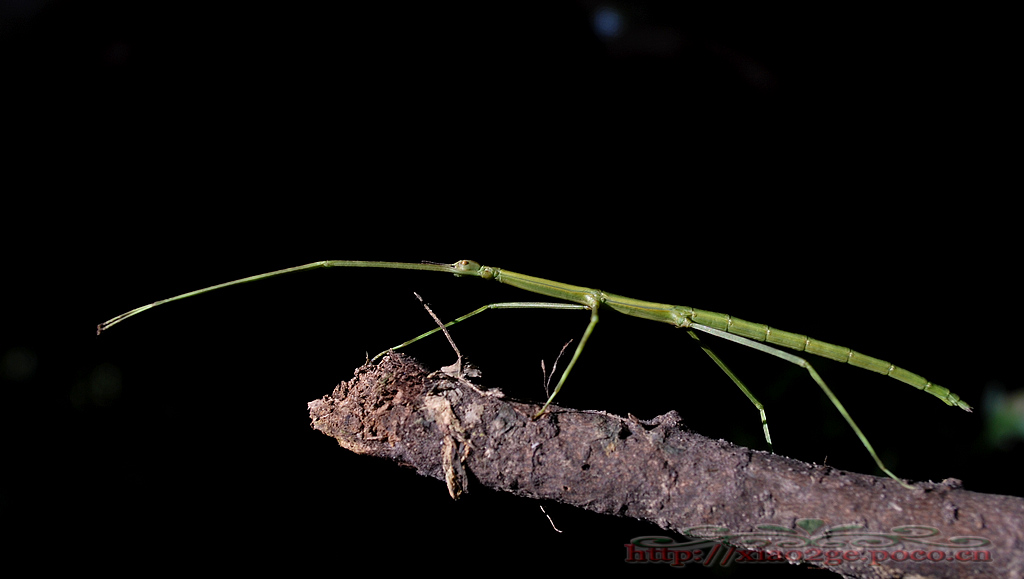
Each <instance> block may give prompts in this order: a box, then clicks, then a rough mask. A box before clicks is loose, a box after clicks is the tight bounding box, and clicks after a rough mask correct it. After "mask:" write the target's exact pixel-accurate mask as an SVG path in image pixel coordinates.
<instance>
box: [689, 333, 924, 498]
mask: <svg viewBox="0 0 1024 579" xmlns="http://www.w3.org/2000/svg"><path fill="white" fill-rule="evenodd" d="M689 327H690V329H693V330H697V331H699V332H704V333H707V334H711V335H712V336H717V337H719V338H722V339H723V340H729V341H730V342H735V343H737V344H741V345H743V346H747V347H750V348H754V349H755V350H760V351H762V352H764V353H766V354H771V355H772V356H775V357H776V358H781V359H783V360H785V361H787V362H790V363H793V364H796V365H797V366H800V367H801V368H803V369H805V370H807V373H808V374H810V375H811V378H812V379H813V380H814V381H815V382H817V384H818V386H820V387H821V390H822V392H824V393H825V396H827V397H828V399H829V400H830V401H831V402H832V405H833V406H835V408H836V410H838V411H839V414H841V415H842V416H843V418H844V419H845V420H846V423H847V424H849V425H850V428H852V429H853V432H854V433H856V434H857V438H858V439H860V442H861V444H863V445H864V448H866V449H867V451H868V454H870V455H871V458H873V459H874V460H875V464H876V465H878V468H880V469H881V470H882V472H884V473H885V474H887V475H889V477H890V478H892V479H893V480H895V481H896V482H898V483H900V484H901V485H903V486H904V487H906V488H908V489H911V490H914V487H913V486H911V485H909V484H907V483H905V482H903V480H901V479H900V478H897V476H896V475H894V474H893V473H892V471H890V470H889V469H888V468H886V467H885V465H884V464H882V459H880V458H878V454H876V453H875V449H874V448H873V447H872V446H871V443H870V442H868V438H867V437H866V436H864V433H863V432H861V430H860V427H858V426H857V423H856V422H854V421H853V418H851V417H850V414H849V413H848V412H847V411H846V408H844V407H843V403H842V402H840V401H839V398H836V395H835V394H833V393H832V390H831V389H830V388H829V387H828V385H826V384H825V381H824V380H822V379H821V376H819V375H818V372H817V371H816V370H815V369H814V367H813V366H811V364H810V362H808V361H807V360H804V359H803V358H801V357H799V356H794V355H793V354H790V353H789V352H783V351H782V350H777V349H775V348H773V347H771V346H767V345H765V344H762V343H761V342H756V341H754V340H751V339H749V338H744V337H742V336H737V335H735V334H730V333H728V332H724V331H722V330H717V329H715V328H710V327H708V326H702V325H700V324H691V325H690V326H689ZM694 337H696V336H694ZM705 351H706V350H705ZM716 361H717V360H716ZM719 365H720V366H721V363H719ZM723 369H724V368H723ZM727 372H728V371H727ZM730 376H731V375H730ZM734 380H735V378H734ZM737 384H739V382H737ZM740 388H741V389H743V390H744V392H746V389H745V388H743V387H742V385H741V386H740ZM748 396H750V395H749V394H748ZM751 400H754V398H753V397H752V396H751ZM762 416H763V414H762ZM765 428H766V430H765V432H766V433H767V426H766V427H765Z"/></svg>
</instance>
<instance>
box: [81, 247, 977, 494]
mask: <svg viewBox="0 0 1024 579" xmlns="http://www.w3.org/2000/svg"><path fill="white" fill-rule="evenodd" d="M324 267H367V268H385V269H413V270H421V271H437V272H445V273H453V274H455V275H457V276H476V277H480V278H483V279H485V280H494V281H497V282H499V283H503V284H506V285H510V286H513V287H516V288H519V289H522V290H525V291H528V292H532V293H535V294H539V295H543V296H546V297H549V298H555V299H560V300H565V301H566V302H571V303H549V302H503V303H494V304H488V305H486V306H483V307H480V308H477V309H476V310H474V311H472V312H470V313H468V314H466V315H464V316H462V317H460V318H457V319H455V320H453V321H451V322H449V323H448V324H445V326H444V327H448V326H451V325H454V324H457V323H459V322H462V321H464V320H466V319H468V318H471V317H473V316H475V315H477V314H480V313H482V312H485V311H487V310H491V309H526V308H543V309H563V310H565V309H571V310H589V311H590V323H589V324H588V325H587V328H586V330H584V332H583V337H582V339H580V341H579V343H578V344H577V346H576V350H575V351H574V352H573V355H572V358H571V359H570V361H569V364H568V366H567V367H566V369H565V371H564V372H563V373H562V375H561V377H560V378H559V380H558V383H557V385H556V386H555V389H554V390H553V391H552V392H551V395H550V396H549V397H548V399H547V401H546V402H545V403H544V406H543V407H542V408H541V410H540V412H538V413H537V415H536V417H535V418H539V417H540V416H541V415H543V414H544V412H545V411H546V410H547V408H548V406H549V405H550V404H551V402H552V401H553V400H554V399H555V396H557V395H558V392H559V391H560V390H561V389H562V386H563V385H564V384H565V381H566V379H567V378H568V376H569V373H570V372H571V371H572V369H573V366H575V364H576V361H577V360H578V359H579V357H580V354H581V353H582V352H583V349H584V347H585V346H586V344H587V340H588V339H589V338H590V335H591V333H593V331H594V327H595V326H596V325H597V322H598V313H599V312H600V311H601V310H602V309H603V308H607V309H611V310H614V311H617V312H620V313H623V314H626V315H629V316H634V317H638V318H644V319H647V320H653V321H656V322H663V323H668V324H672V325H673V326H676V327H678V328H684V329H686V330H687V333H688V334H689V335H690V337H692V338H693V339H695V340H697V341H698V342H699V344H700V346H701V348H702V349H703V350H704V352H705V353H706V354H707V355H708V356H710V357H711V359H712V360H713V361H714V362H715V363H716V364H717V365H718V366H719V368H721V369H722V370H723V371H724V372H725V373H726V375H728V376H729V378H730V379H732V381H733V382H734V383H735V384H736V386H738V387H739V389H740V390H741V391H742V392H743V394H744V395H746V396H747V398H748V399H749V400H750V401H751V403H752V404H753V405H754V407H755V408H757V410H758V412H759V413H760V417H761V425H762V428H763V429H764V436H765V440H766V441H767V442H768V444H769V446H771V435H770V433H769V432H768V419H767V417H766V416H765V411H764V405H762V404H761V402H760V401H758V400H757V398H756V397H755V396H754V395H753V393H751V392H750V390H749V389H747V387H746V386H745V385H744V384H743V383H742V382H741V381H740V380H739V378H737V377H736V375H735V374H734V373H733V372H732V371H731V370H730V369H729V368H728V367H727V366H726V365H725V364H724V363H723V362H722V361H721V359H719V358H718V356H717V355H715V353H714V352H713V351H711V349H710V348H708V347H707V345H706V344H705V343H704V342H703V341H701V340H700V338H699V337H698V335H697V333H696V332H701V333H704V334H708V335H712V336H716V337H719V338H722V339H725V340H729V341H731V342H735V343H738V344H742V345H744V346H747V347H749V348H753V349H755V350H760V351H762V352H764V353H766V354H770V355H772V356H775V357H777V358H781V359H783V360H786V361H787V362H791V363H793V364H796V365H797V366H800V367H801V368H804V369H806V370H807V372H808V374H809V375H810V376H811V378H812V379H813V380H814V381H815V382H816V383H817V384H818V386H819V387H820V388H821V389H822V391H823V392H824V393H825V395H826V396H827V397H828V399H829V400H830V401H831V402H832V404H833V405H834V406H835V408H836V409H837V410H838V411H839V413H840V414H841V415H842V416H843V418H844V419H845V420H846V422H847V423H848V424H849V425H850V427H851V428H852V429H853V431H854V432H855V433H856V435H857V437H858V438H859V439H860V441H861V444H863V445H864V448H866V449H867V451H868V453H869V454H870V455H871V457H872V458H873V459H874V461H875V463H876V464H877V465H878V468H880V469H881V470H882V472H884V473H885V474H887V475H888V476H890V477H892V478H893V479H894V480H896V481H898V482H899V483H900V484H902V485H903V486H905V487H907V488H913V487H911V486H910V485H908V484H906V483H905V482H903V481H902V480H900V479H899V478H897V477H896V475H894V474H893V473H892V472H891V471H890V470H889V469H888V468H886V467H885V465H884V464H882V461H881V459H879V458H878V454H877V453H875V450H874V448H872V446H871V443H870V442H868V439H867V437H866V436H865V435H864V433H863V432H861V430H860V428H859V427H858V426H857V424H856V423H855V422H854V421H853V418H851V417H850V415H849V413H848V412H847V411H846V409H845V408H844V407H843V405H842V403H841V402H840V401H839V399H838V398H836V396H835V394H833V393H832V390H831V389H829V387H828V386H827V385H826V384H825V381H824V380H822V379H821V376H819V375H818V373H817V371H815V369H814V368H813V367H812V366H811V364H810V363H809V362H807V360H805V359H803V358H800V357H799V356H796V355H794V354H791V353H789V352H786V351H783V350H780V349H778V348H776V347H775V346H779V347H782V348H787V349H789V350H796V351H798V352H807V353H809V354H814V355H816V356H821V357H822V358H827V359H829V360H835V361H837V362H845V363H848V364H850V365H852V366H855V367H858V368H863V369H865V370H871V371H872V372H877V373H879V374H885V375H887V376H891V377H892V378H895V379H897V380H899V381H901V382H904V383H906V384H909V385H911V386H913V387H914V388H917V389H918V390H923V391H925V392H927V393H929V394H931V395H932V396H935V397H936V398H938V399H940V400H942V401H943V402H945V403H946V404H948V405H950V406H958V407H960V408H962V409H964V410H967V411H968V412H970V411H971V407H970V406H969V405H968V404H967V403H966V402H964V401H963V400H961V399H960V397H959V396H957V395H956V394H954V393H953V392H950V391H949V389H947V388H944V387H942V386H938V385H936V384H933V383H931V382H930V381H928V380H926V379H925V378H924V377H922V376H919V375H917V374H914V373H913V372H909V371H907V370H904V369H902V368H899V367H897V366H895V365H893V364H890V363H889V362H886V361H884V360H881V359H878V358H874V357H871V356H866V355H864V354H861V353H860V352H856V351H854V350H851V349H850V348H846V347H843V346H837V345H835V344H830V343H828V342H822V341H820V340H815V339H813V338H810V337H808V336H805V335H803V334H795V333H793V332H786V331H783V330H778V329H775V328H772V327H769V326H767V325H765V324H758V323H754V322H748V321H746V320H741V319H739V318H734V317H732V316H729V315H727V314H721V313H717V312H709V311H706V310H698V309H696V308H691V307H685V306H676V305H670V304H660V303H655V302H648V301H643V300H637V299H633V298H628V297H625V296H620V295H616V294H612V293H608V292H604V291H601V290H595V289H590V288H585V287H581V286H575V285H570V284H565V283H561V282H557V281H552V280H548V279H543V278H539V277H533V276H529V275H524V274H521V273H516V272H513V271H509V270H504V269H499V268H496V267H488V266H482V265H480V264H479V263H477V262H475V261H470V260H462V261H457V262H455V263H453V264H451V265H446V264H436V263H400V262H390V261H337V260H333V261H318V262H315V263H310V264H306V265H301V266H297V267H291V268H287V269H282V270H277V271H272V272H269V273H264V274H260V275H255V276H251V277H247V278H243V279H239V280H235V281H231V282H227V283H222V284H218V285H214V286H210V287H207V288H204V289H200V290H196V291H192V292H188V293H184V294H181V295H178V296H175V297H172V298H168V299H165V300H160V301H157V302H153V303H151V304H147V305H145V306H141V307H138V308H135V309H134V310H131V311H129V312H125V313H123V314H121V315H119V316H117V317H115V318H112V319H110V320H108V321H106V322H104V323H102V324H100V325H99V326H98V327H97V333H100V332H102V331H103V330H106V329H109V328H110V327H111V326H113V325H115V324H117V323H119V322H122V321H124V320H125V319H127V318H130V317H132V316H134V315H136V314H138V313H141V312H144V311H146V310H148V309H150V308H153V307H156V306H158V305H161V304H165V303H168V302H172V301H176V300H180V299H184V298H187V297H192V296H195V295H199V294H203V293H206V292H210V291H213V290H216V289H221V288H224V287H228V286H232V285H237V284H241V283H247V282H252V281H258V280H261V279H266V278H269V277H274V276H278V275H283V274H286V273H294V272H299V271H306V270H311V269H319V268H324ZM441 329H442V328H440V327H438V328H435V329H433V330H431V331H429V332H426V333H424V334H421V335H419V336H416V337H415V338H413V339H411V340H409V341H406V342H404V343H402V344H399V345H398V346H395V347H394V348H390V349H389V350H397V349H399V348H401V347H404V346H408V345H409V344H412V343H414V342H417V341H419V340H421V339H423V338H425V337H427V336H430V335H432V334H434V333H436V332H439V331H441ZM389 350H385V351H384V352H381V353H380V354H378V355H377V356H375V357H374V358H373V359H374V360H376V359H378V358H380V357H381V356H383V355H384V354H385V353H387V351H389Z"/></svg>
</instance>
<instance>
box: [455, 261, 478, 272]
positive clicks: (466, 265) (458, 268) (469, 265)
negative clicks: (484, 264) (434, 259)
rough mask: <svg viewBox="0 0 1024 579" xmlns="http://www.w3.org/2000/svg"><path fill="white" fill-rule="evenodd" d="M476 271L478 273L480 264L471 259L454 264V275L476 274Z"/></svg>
mask: <svg viewBox="0 0 1024 579" xmlns="http://www.w3.org/2000/svg"><path fill="white" fill-rule="evenodd" d="M478 271H480V264H479V263H477V262H475V261H473V260H471V259H463V260H462V261H457V262H455V275H460V274H465V273H476V272H478Z"/></svg>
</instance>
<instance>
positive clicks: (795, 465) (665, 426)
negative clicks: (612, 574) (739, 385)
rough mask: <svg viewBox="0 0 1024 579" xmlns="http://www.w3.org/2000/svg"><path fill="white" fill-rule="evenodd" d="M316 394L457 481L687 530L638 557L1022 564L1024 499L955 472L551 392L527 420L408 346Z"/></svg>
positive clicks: (365, 437) (343, 437)
mask: <svg viewBox="0 0 1024 579" xmlns="http://www.w3.org/2000/svg"><path fill="white" fill-rule="evenodd" d="M309 409H310V416H311V417H312V419H313V427H314V428H316V429H317V430H320V431H322V432H324V433H325V434H327V435H329V436H332V437H334V438H335V439H337V440H338V442H339V443H340V444H341V446H343V447H345V448H347V449H349V450H352V451H353V452H357V453H360V454H370V455H374V456H378V457H386V458H389V459H392V460H394V461H397V462H399V463H401V464H405V465H409V466H412V467H413V468H415V469H416V470H417V471H418V472H419V473H420V474H423V475H426V476H431V477H434V478H438V479H441V480H444V481H446V483H447V484H448V489H449V492H450V493H451V494H452V496H453V497H458V495H459V494H460V493H462V492H464V491H465V490H466V489H467V486H468V485H469V484H481V485H486V486H488V487H491V488H494V489H498V490H504V491H508V492H512V493H515V494H517V495H520V496H524V497H530V498H536V499H550V500H557V501H560V502H563V503H567V504H572V505H576V506H579V507H582V508H585V509H589V510H592V511H595V512H598V513H605V514H609V515H616V516H624V517H634V518H637V519H643V520H647V521H651V522H653V523H655V524H657V525H658V526H660V527H662V528H664V529H668V530H671V531H674V532H676V533H679V534H681V535H683V536H686V537H688V538H687V539H683V540H681V541H679V542H673V541H669V542H657V541H654V540H649V541H646V542H644V541H635V543H636V545H635V550H634V551H633V553H634V554H635V556H636V557H637V558H644V557H647V558H654V559H658V558H667V559H669V560H671V559H673V558H678V559H685V558H690V559H691V561H692V560H693V559H692V558H693V557H704V558H707V557H733V558H751V557H753V558H762V559H763V558H772V557H788V558H789V559H790V560H803V561H804V562H810V563H811V564H816V565H818V566H821V567H823V568H826V569H829V570H831V571H834V572H837V573H839V574H841V575H843V576H846V577H993V578H996V577H998V578H1021V577H1022V576H1024V571H1022V570H1024V499H1021V498H1017V497H1009V496H1001V495H985V494H980V493H975V492H970V491H967V490H964V489H962V488H960V484H959V481H956V480H946V481H943V482H942V483H938V484H936V483H930V482H925V483H915V485H914V486H915V487H917V488H916V490H908V489H905V488H903V487H901V486H900V485H899V484H897V483H896V482H895V481H893V480H890V479H887V478H881V477H875V476H869V475H863V474H857V473H851V472H845V471H841V470H836V469H833V468H830V467H825V466H818V465H811V464H807V463H803V462H799V461H796V460H793V459H789V458H786V457H783V456H779V455H775V454H770V453H765V452H761V451H755V450H750V449H747V448H743V447H739V446H735V445H733V444H730V443H728V442H724V441H720V440H710V439H707V438H704V437H702V436H700V435H698V434H695V433H692V432H688V431H686V430H685V429H684V428H683V427H682V424H681V421H680V419H679V416H678V414H676V413H675V412H674V411H673V412H669V413H667V414H665V415H663V416H660V417H658V418H656V419H654V420H652V421H648V422H642V421H639V420H637V419H635V418H633V417H628V418H621V417H618V416H613V415H610V414H607V413H604V412H600V411H579V410H571V409H567V408H559V407H554V406H552V407H550V408H549V409H548V411H547V413H546V414H545V415H544V416H543V417H541V418H540V419H537V420H534V419H533V418H532V417H533V416H534V415H535V414H536V413H537V411H538V410H539V407H538V406H536V405H532V404H522V403H517V402H509V401H505V400H504V399H502V398H501V397H500V396H498V395H494V394H491V393H487V392H482V391H480V390H479V389H477V388H476V387H475V386H473V385H471V384H469V383H468V382H466V381H464V380H461V379H459V378H456V377H454V376H451V375H449V374H446V373H441V372H435V373H431V372H429V371H428V370H426V369H424V368H423V367H421V366H420V365H419V364H418V363H416V362H415V361H414V360H412V359H411V358H408V357H405V356H402V355H393V356H389V357H387V358H385V359H384V360H382V361H381V362H380V364H378V365H376V366H372V365H368V366H364V367H362V368H359V369H358V370H357V371H356V375H355V377H354V378H353V379H352V380H351V381H349V382H345V383H342V384H340V385H338V387H337V388H336V389H335V390H334V392H333V394H331V395H330V396H326V397H324V398H323V399H321V400H316V401H313V402H310V403H309ZM469 481H472V483H470V482H469ZM744 547H746V549H745V548H744ZM815 559H817V560H815ZM921 559H927V560H921ZM938 559H941V560H938ZM958 559H970V560H968V561H965V560H958ZM748 560H749V559H748Z"/></svg>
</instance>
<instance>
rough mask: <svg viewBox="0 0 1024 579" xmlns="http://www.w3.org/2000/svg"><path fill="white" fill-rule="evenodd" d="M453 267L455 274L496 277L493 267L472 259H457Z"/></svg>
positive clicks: (485, 277) (486, 277) (487, 277)
mask: <svg viewBox="0 0 1024 579" xmlns="http://www.w3.org/2000/svg"><path fill="white" fill-rule="evenodd" d="M452 269H454V270H455V275H475V276H478V277H482V278H484V279H491V278H492V277H494V270H493V269H491V268H489V267H487V266H482V265H480V264H479V263H477V262H475V261H473V260H471V259H463V260H461V261H456V262H455V263H453V264H452Z"/></svg>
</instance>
